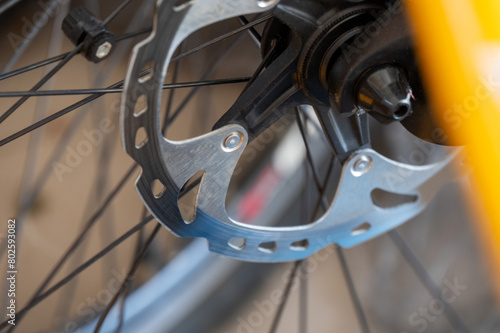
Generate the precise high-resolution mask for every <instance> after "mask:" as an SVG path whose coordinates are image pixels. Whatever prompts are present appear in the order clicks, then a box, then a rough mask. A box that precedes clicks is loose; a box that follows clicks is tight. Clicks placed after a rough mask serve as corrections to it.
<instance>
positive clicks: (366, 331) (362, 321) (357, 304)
mask: <svg viewBox="0 0 500 333" xmlns="http://www.w3.org/2000/svg"><path fill="white" fill-rule="evenodd" d="M336 249H337V257H338V258H339V262H340V266H341V267H342V273H343V275H344V280H345V282H346V284H347V289H348V291H349V296H350V297H351V301H352V304H353V306H354V310H355V312H356V317H357V318H358V323H359V326H360V328H361V332H363V333H370V328H369V326H368V321H367V320H366V316H365V313H364V311H363V307H362V306H361V301H360V300H359V296H358V293H357V292H356V288H355V286H354V281H353V279H352V275H351V272H350V270H349V266H348V265H347V261H346V259H345V255H344V250H342V248H341V247H340V246H336Z"/></svg>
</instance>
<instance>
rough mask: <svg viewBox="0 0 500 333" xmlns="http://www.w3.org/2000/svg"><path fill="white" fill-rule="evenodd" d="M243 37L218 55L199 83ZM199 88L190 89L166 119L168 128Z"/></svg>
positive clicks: (208, 75)
mask: <svg viewBox="0 0 500 333" xmlns="http://www.w3.org/2000/svg"><path fill="white" fill-rule="evenodd" d="M242 37H243V35H241V36H239V37H238V38H237V39H236V40H235V41H234V42H233V43H232V44H231V45H230V46H229V47H228V48H226V50H224V52H223V53H222V54H221V55H219V57H218V58H217V59H216V60H215V61H214V62H213V63H212V64H210V66H209V67H208V70H207V71H206V72H205V73H204V74H203V76H202V78H201V81H205V80H207V79H208V78H209V77H210V75H212V74H213V72H214V71H215V70H216V69H217V67H218V66H219V65H220V64H221V63H222V60H224V58H225V57H226V56H227V55H228V54H229V53H230V52H231V51H232V50H233V49H234V48H235V47H236V45H237V44H238V43H239V42H240V41H241V40H242ZM199 89H200V87H195V88H194V89H192V90H191V91H190V92H189V94H188V95H187V96H186V97H185V98H184V100H183V101H182V102H181V104H180V105H179V106H178V107H177V109H176V110H175V111H174V113H173V114H172V116H171V117H170V118H168V121H167V122H166V123H167V124H168V126H170V125H171V124H172V123H173V122H174V120H175V119H176V118H177V117H178V116H179V114H180V113H181V112H182V110H184V109H185V107H186V106H187V105H188V103H189V102H190V101H191V100H192V99H193V98H194V96H195V95H196V93H197V92H198V91H199Z"/></svg>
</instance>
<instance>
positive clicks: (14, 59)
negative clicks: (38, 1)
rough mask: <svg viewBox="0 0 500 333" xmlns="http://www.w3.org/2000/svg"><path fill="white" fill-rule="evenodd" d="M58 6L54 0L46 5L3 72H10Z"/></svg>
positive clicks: (56, 0)
mask: <svg viewBox="0 0 500 333" xmlns="http://www.w3.org/2000/svg"><path fill="white" fill-rule="evenodd" d="M57 6H59V1H58V0H52V1H51V2H50V3H49V4H48V6H47V7H46V8H47V9H46V10H44V11H43V12H41V16H40V17H39V18H38V19H37V20H36V23H35V24H34V25H33V27H32V29H30V32H29V33H28V34H27V35H26V37H25V38H24V39H23V41H22V42H21V45H19V46H18V47H17V49H16V51H15V52H14V55H13V56H12V57H11V58H10V59H9V61H7V64H6V65H5V66H4V67H3V68H2V71H1V74H4V73H5V72H8V71H9V70H10V69H11V68H12V66H14V64H15V63H16V62H17V61H18V60H19V58H20V57H21V56H22V55H23V54H24V51H26V48H27V47H28V46H29V44H30V43H31V41H32V40H33V39H34V38H35V37H36V35H38V33H39V32H40V30H41V29H42V28H43V27H44V26H45V24H46V22H47V21H48V20H49V18H50V16H51V15H52V14H53V13H54V11H55V10H56V7H57Z"/></svg>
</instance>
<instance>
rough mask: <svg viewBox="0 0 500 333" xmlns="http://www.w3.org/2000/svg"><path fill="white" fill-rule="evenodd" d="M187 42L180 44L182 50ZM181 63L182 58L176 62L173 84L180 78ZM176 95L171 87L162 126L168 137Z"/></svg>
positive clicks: (164, 134) (162, 130)
mask: <svg viewBox="0 0 500 333" xmlns="http://www.w3.org/2000/svg"><path fill="white" fill-rule="evenodd" d="M184 46H185V42H183V43H182V44H181V46H180V49H179V50H180V52H181V53H182V51H183V50H184ZM181 65H182V59H181V60H179V61H177V62H176V63H175V68H174V75H173V77H172V84H175V83H177V80H178V78H179V74H180V70H181ZM174 95H175V89H171V90H170V91H169V94H168V101H167V108H166V110H165V116H164V117H163V125H162V127H161V132H162V133H163V136H165V137H166V135H167V128H168V126H169V120H168V119H169V117H170V113H172V108H173V106H174Z"/></svg>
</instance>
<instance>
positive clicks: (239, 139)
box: [222, 132, 244, 152]
mask: <svg viewBox="0 0 500 333" xmlns="http://www.w3.org/2000/svg"><path fill="white" fill-rule="evenodd" d="M243 138H244V137H243V134H242V133H241V132H232V133H231V134H229V135H228V136H226V138H225V139H224V142H223V143H222V149H223V150H224V151H227V152H231V151H235V150H237V149H238V148H240V146H241V144H242V143H243Z"/></svg>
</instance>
